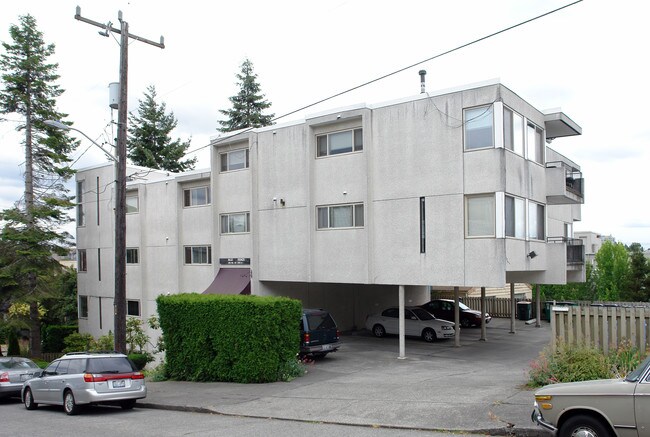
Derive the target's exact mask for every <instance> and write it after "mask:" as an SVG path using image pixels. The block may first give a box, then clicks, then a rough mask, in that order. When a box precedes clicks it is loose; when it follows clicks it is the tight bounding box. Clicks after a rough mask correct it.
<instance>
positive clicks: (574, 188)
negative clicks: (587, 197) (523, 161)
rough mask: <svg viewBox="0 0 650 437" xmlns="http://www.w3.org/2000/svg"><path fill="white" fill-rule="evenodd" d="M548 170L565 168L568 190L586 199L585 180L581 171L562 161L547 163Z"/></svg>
mask: <svg viewBox="0 0 650 437" xmlns="http://www.w3.org/2000/svg"><path fill="white" fill-rule="evenodd" d="M546 168H563V169H564V177H565V180H566V190H567V191H568V192H570V193H573V194H575V195H576V196H580V197H581V198H582V197H584V194H585V191H584V179H583V177H582V172H581V171H580V170H578V169H577V168H574V167H572V166H570V165H569V164H567V163H566V162H562V161H553V162H547V163H546Z"/></svg>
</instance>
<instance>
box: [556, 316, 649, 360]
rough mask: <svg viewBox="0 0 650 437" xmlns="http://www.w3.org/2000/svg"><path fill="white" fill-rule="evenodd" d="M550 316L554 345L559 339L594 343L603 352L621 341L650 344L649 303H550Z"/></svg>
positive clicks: (584, 343)
mask: <svg viewBox="0 0 650 437" xmlns="http://www.w3.org/2000/svg"><path fill="white" fill-rule="evenodd" d="M550 319H551V320H550V322H551V332H552V344H553V348H555V347H557V345H558V344H559V343H560V342H562V343H564V344H568V345H580V346H582V345H584V346H588V347H595V348H597V349H600V350H602V351H603V352H605V353H608V352H609V350H610V349H615V348H616V347H618V346H619V345H620V344H622V343H623V342H630V343H631V344H633V345H635V346H636V347H638V348H639V349H641V350H646V349H648V348H649V347H650V338H648V332H647V329H648V322H650V307H643V306H637V307H606V306H603V307H593V306H580V305H577V306H563V305H556V306H553V307H551V311H550Z"/></svg>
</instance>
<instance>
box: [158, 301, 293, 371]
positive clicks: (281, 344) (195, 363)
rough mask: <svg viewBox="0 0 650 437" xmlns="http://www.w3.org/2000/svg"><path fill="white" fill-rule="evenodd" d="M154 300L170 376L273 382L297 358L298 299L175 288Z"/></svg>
mask: <svg viewBox="0 0 650 437" xmlns="http://www.w3.org/2000/svg"><path fill="white" fill-rule="evenodd" d="M156 302H157V304H158V314H159V316H160V327H161V328H162V331H163V336H164V339H165V354H166V358H165V362H166V367H165V369H166V373H167V376H168V377H169V378H171V379H176V380H184V381H224V382H240V383H251V382H255V383H259V382H275V381H278V380H281V379H282V373H283V372H284V371H285V370H286V368H287V365H288V364H289V363H291V362H292V361H295V360H296V355H297V353H298V351H299V345H300V332H299V329H298V326H299V325H298V324H299V322H300V316H301V313H302V304H301V302H300V301H298V300H295V299H288V298H283V297H262V296H242V295H203V294H177V295H171V296H162V295H161V296H159V297H158V298H157V299H156Z"/></svg>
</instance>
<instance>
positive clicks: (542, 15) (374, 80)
mask: <svg viewBox="0 0 650 437" xmlns="http://www.w3.org/2000/svg"><path fill="white" fill-rule="evenodd" d="M582 1H583V0H576V1H574V2H572V3H569V4H566V5H564V6H561V7H559V8H556V9H553V10H551V11H548V12H545V13H543V14H540V15H537V16H535V17H533V18H529V19H528V20H525V21H521V22H519V23H517V24H514V25H512V26H509V27H506V28H504V29H501V30H498V31H496V32H493V33H490V34H488V35H485V36H482V37H480V38H478V39H475V40H472V41H470V42H467V43H465V44H461V45H459V46H457V47H454V48H453V49H449V50H446V51H444V52H441V53H438V54H437V55H434V56H431V57H429V58H427V59H424V60H422V61H419V62H416V63H414V64H411V65H408V66H406V67H402V68H400V69H399V70H395V71H393V72H391V73H388V74H384V75H383V76H380V77H378V78H376V79H372V80H369V81H367V82H364V83H362V84H359V85H356V86H353V87H352V88H348V89H346V90H344V91H341V92H338V93H336V94H332V95H331V96H329V97H325V98H323V99H320V100H318V101H316V102H314V103H310V104H308V105H305V106H302V107H300V108H298V109H295V110H293V111H290V112H287V113H286V114H283V115H280V116H279V117H276V118H274V119H273V120H272V121H276V120H279V119H281V118H284V117H287V116H289V115H292V114H295V113H296V112H300V111H303V110H305V109H307V108H311V107H312V106H316V105H318V104H321V103H323V102H326V101H328V100H332V99H334V98H336V97H339V96H342V95H343V94H347V93H349V92H352V91H355V90H358V89H359V88H362V87H364V86H367V85H370V84H373V83H375V82H378V81H380V80H383V79H386V78H388V77H391V76H394V75H396V74H398V73H401V72H403V71H406V70H408V69H410V68H413V67H416V66H418V65H420V64H424V63H425V62H429V61H432V60H434V59H437V58H440V57H442V56H445V55H448V54H450V53H453V52H456V51H458V50H461V49H464V48H466V47H469V46H471V45H474V44H478V43H479V42H481V41H485V40H486V39H489V38H492V37H494V36H497V35H500V34H502V33H505V32H508V31H509V30H512V29H516V28H517V27H520V26H523V25H524V24H528V23H531V22H533V21H536V20H539V19H540V18H544V17H546V16H548V15H551V14H554V13H556V12H559V11H561V10H563V9H566V8H568V7H570V6H573V5H576V4H578V3H580V2H582ZM253 129H255V128H254V127H249V128H246V129H244V130H241V131H237V133H236V134H233V135H230V136H227V137H225V138H219V139H217V140H215V142H214V143H210V144H206V145H205V146H201V147H198V148H196V149H193V150H190V151H189V152H187V153H185V155H183V157H185V156H187V155H189V154H190V153H195V152H198V151H199V150H202V149H205V148H206V147H210V146H211V145H212V144H219V143H221V142H223V141H226V140H228V139H230V138H232V137H234V136H236V135H240V134H243V133H246V132H250V131H251V130H253Z"/></svg>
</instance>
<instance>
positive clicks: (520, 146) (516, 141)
mask: <svg viewBox="0 0 650 437" xmlns="http://www.w3.org/2000/svg"><path fill="white" fill-rule="evenodd" d="M503 138H504V143H505V147H506V149H509V150H512V151H513V152H515V153H517V154H518V155H521V156H524V117H522V116H521V115H519V114H517V113H516V112H514V111H513V110H511V109H510V108H505V107H504V108H503Z"/></svg>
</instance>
